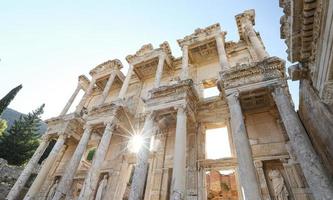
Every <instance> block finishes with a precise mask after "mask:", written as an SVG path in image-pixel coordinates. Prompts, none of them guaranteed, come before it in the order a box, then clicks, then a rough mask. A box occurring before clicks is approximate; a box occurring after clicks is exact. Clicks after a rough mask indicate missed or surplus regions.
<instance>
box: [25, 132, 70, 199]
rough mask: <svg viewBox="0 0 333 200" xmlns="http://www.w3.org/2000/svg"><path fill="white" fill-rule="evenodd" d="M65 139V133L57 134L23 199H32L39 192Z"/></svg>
mask: <svg viewBox="0 0 333 200" xmlns="http://www.w3.org/2000/svg"><path fill="white" fill-rule="evenodd" d="M65 140H66V135H65V134H61V135H60V136H59V138H58V139H57V142H56V143H55V145H54V146H53V148H52V151H51V152H50V154H49V156H48V157H47V158H46V160H45V162H44V164H43V166H42V168H41V169H40V171H39V172H38V175H37V177H36V178H35V180H34V182H33V183H32V185H31V186H30V188H29V191H28V192H27V194H26V195H25V197H24V200H30V199H33V198H34V197H35V196H36V195H37V194H38V193H39V190H40V189H41V187H42V185H43V183H44V180H45V179H46V178H47V175H48V173H49V171H50V169H51V168H52V166H53V164H54V162H55V160H56V158H57V156H58V153H59V152H60V150H61V149H62V147H63V146H64V143H65Z"/></svg>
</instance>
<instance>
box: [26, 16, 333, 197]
mask: <svg viewBox="0 0 333 200" xmlns="http://www.w3.org/2000/svg"><path fill="white" fill-rule="evenodd" d="M285 10H287V9H285ZM308 14H309V13H308ZM236 22H237V27H238V31H239V34H240V40H239V41H236V42H233V41H225V37H224V36H225V33H226V32H224V31H222V30H221V27H220V25H219V24H213V25H211V26H208V27H206V28H199V29H196V30H195V31H194V33H192V34H189V35H187V36H185V37H184V38H182V39H180V40H178V44H179V46H180V47H181V48H182V53H183V55H182V57H179V58H175V57H174V56H173V55H172V53H171V49H170V46H169V45H168V43H167V42H163V43H162V44H160V45H159V46H158V47H157V48H154V47H153V46H152V45H151V44H146V45H143V46H142V47H141V48H140V49H139V50H138V51H137V52H135V53H134V54H132V55H128V56H127V57H126V60H127V62H128V63H129V70H128V72H127V76H126V77H125V76H124V75H123V74H122V72H121V71H120V69H121V68H122V64H121V63H120V61H119V60H117V59H115V60H110V61H106V62H104V63H102V64H100V65H98V66H97V67H95V68H94V69H92V70H91V71H90V75H91V80H90V81H89V79H88V78H87V77H84V76H80V77H79V84H78V85H79V86H78V88H81V89H82V90H84V91H85V95H84V96H83V98H82V99H81V101H80V103H79V105H78V106H77V110H76V112H75V113H69V114H66V112H67V111H66V110H67V107H68V105H70V104H71V102H72V100H73V99H74V96H75V94H76V93H77V91H75V92H74V95H73V96H72V97H73V98H70V100H69V102H68V104H67V106H65V109H64V112H62V115H61V116H58V117H55V118H52V119H49V120H47V123H48V126H49V128H48V134H52V135H54V136H58V135H59V139H58V141H57V143H58V145H56V146H55V147H57V148H54V151H52V152H53V153H51V154H50V156H49V158H48V159H47V160H46V162H45V164H44V166H43V168H42V170H41V172H40V173H39V174H38V176H37V178H36V181H34V183H33V185H32V186H31V187H30V189H29V191H33V192H32V194H33V195H31V197H29V195H28V196H27V197H26V199H29V198H30V199H36V200H45V198H46V197H47V198H52V195H53V192H54V191H55V197H53V199H56V200H58V199H60V198H63V199H66V200H69V199H77V198H79V199H87V200H94V199H98V200H106V199H113V200H119V199H131V200H141V199H143V200H177V199H183V200H185V199H186V200H204V199H214V198H215V199H216V198H221V196H223V197H227V198H230V199H232V200H234V199H237V198H240V197H242V196H243V197H245V198H246V199H249V200H259V199H265V200H270V199H274V197H276V193H274V192H273V191H274V186H276V185H277V183H278V182H277V181H278V180H281V179H282V178H283V183H284V184H285V187H283V188H284V191H285V194H288V195H290V197H291V196H292V197H293V198H295V199H296V200H298V199H302V198H303V199H311V198H312V194H311V193H312V192H311V191H310V190H309V186H311V184H308V183H313V181H309V180H312V179H311V178H310V179H309V178H308V177H309V173H308V171H307V170H304V167H303V168H300V167H299V166H302V165H304V162H306V161H308V160H307V159H303V158H299V157H300V156H299V153H293V151H292V148H289V147H290V146H289V145H287V144H289V143H288V141H289V140H290V141H292V140H293V137H294V135H293V134H290V130H289V128H290V126H284V125H285V124H284V123H282V122H285V119H284V117H281V116H282V115H283V112H282V111H283V110H281V109H280V104H278V103H279V102H278V101H276V102H275V101H274V99H273V97H272V94H271V93H272V90H274V89H275V88H276V87H277V86H280V85H284V84H286V79H287V76H286V73H285V66H284V65H285V62H284V61H283V60H281V59H280V58H277V57H269V55H268V53H267V52H266V51H265V47H264V45H263V43H262V41H261V38H260V35H259V34H258V33H257V32H256V31H255V30H254V11H253V10H249V11H245V12H244V13H241V14H239V15H237V16H236ZM286 31H287V30H286ZM285 36H286V37H289V35H285ZM296 53H297V52H296ZM305 53H306V52H305ZM306 66H307V65H306ZM221 70H222V71H221ZM307 72H308V71H306V73H307ZM295 75H296V74H295ZM305 75H306V76H305ZM308 75H309V74H304V77H308ZM326 83H329V82H327V81H326ZM215 87H216V88H215ZM217 87H218V89H219V93H216V94H215V96H211V97H207V91H209V90H212V91H213V90H214V89H216V90H215V91H217ZM326 88H328V89H329V88H330V87H326ZM324 91H326V90H324ZM319 92H321V91H319ZM234 94H238V96H235V95H234ZM320 95H321V96H322V94H319V96H320ZM321 96H320V97H321ZM324 96H325V99H329V98H330V94H329V93H327V92H326V93H325V95H324ZM277 104H278V105H277ZM324 104H325V105H328V104H327V103H326V102H324ZM324 104H321V105H324ZM277 107H278V108H279V109H277ZM65 111H66V112H65ZM318 112H321V109H320V110H319V111H318ZM316 115H318V114H316ZM294 117H296V118H297V117H298V116H297V115H295V116H294ZM113 119H114V121H112V120H113ZM318 119H319V118H318ZM111 121H112V131H111V130H110V129H111V127H110V126H111V125H110V122H111ZM86 126H90V127H91V131H89V132H88V130H87V129H86V130H85V131H84V127H86ZM286 127H289V128H286ZM323 127H325V125H323V126H322V128H323ZM220 128H222V129H223V130H225V133H223V134H227V135H226V136H227V137H228V140H229V142H230V144H227V145H224V146H223V145H221V146H217V147H215V148H217V149H219V150H220V149H230V152H231V156H229V155H228V156H227V157H226V156H220V157H218V156H217V159H211V158H209V156H208V155H207V154H206V148H210V147H211V146H212V145H213V144H210V143H208V142H207V141H208V140H206V136H207V137H208V134H207V133H208V130H209V131H211V129H217V130H215V131H217V134H222V133H220V132H219V131H220ZM319 129H320V128H319ZM320 130H324V129H320ZM288 131H289V132H288ZM294 132H295V131H294ZM296 132H297V131H296ZM296 132H295V133H294V134H296V136H297V134H299V133H296ZM64 135H66V137H65V138H66V140H65V139H64V138H63V140H60V136H64ZM111 135H112V137H111ZM133 135H142V136H143V137H144V142H143V143H144V145H145V146H144V147H141V151H139V152H138V153H137V154H134V153H133V152H130V151H129V143H131V144H132V142H130V141H131V140H133ZM297 137H298V136H297ZM222 142H225V141H221V143H222ZM94 149H95V150H96V152H95V154H94V155H92V152H94ZM295 155H296V156H295ZM91 157H93V158H92V160H91ZM305 165H306V164H305ZM224 170H226V171H232V172H233V173H232V175H218V176H217V177H218V178H217V179H214V178H212V180H209V179H208V178H206V176H207V173H208V172H209V171H215V172H219V171H224ZM272 170H275V172H277V173H279V174H280V176H278V177H279V179H277V178H276V177H275V179H274V177H273V178H272V177H270V176H269V172H270V171H272ZM322 171H323V170H322V169H321V168H318V169H317V171H315V172H316V174H319V175H320V174H322V173H323V172H322ZM216 174H217V173H216ZM303 174H305V176H304V175H303ZM305 177H306V178H305ZM320 178H321V177H319V176H318V177H315V178H314V179H316V180H318V179H320ZM218 179H219V180H220V184H219V181H218ZM322 180H324V179H322ZM325 180H326V179H325ZM325 180H324V181H325ZM222 183H225V184H222ZM280 183H281V182H280ZM221 184H222V185H224V186H223V187H222V186H221ZM207 186H209V187H207ZM210 186H212V187H210ZM215 186H216V187H215ZM223 188H224V189H225V190H223ZM227 188H231V190H226V189H227ZM323 188H325V187H323ZM221 189H222V190H223V191H222V192H221ZM275 189H276V187H275ZM312 191H315V190H312ZM37 193H38V195H37ZM80 193H81V196H79V194H80ZM274 195H275V196H274Z"/></svg>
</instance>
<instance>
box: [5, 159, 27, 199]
mask: <svg viewBox="0 0 333 200" xmlns="http://www.w3.org/2000/svg"><path fill="white" fill-rule="evenodd" d="M22 170H23V167H17V166H11V165H8V163H7V161H6V160H4V159H2V158H0V199H5V197H6V195H7V194H8V192H9V190H10V188H12V187H13V185H14V184H15V181H16V179H17V178H18V177H19V176H20V174H21V171H22Z"/></svg>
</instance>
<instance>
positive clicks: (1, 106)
mask: <svg viewBox="0 0 333 200" xmlns="http://www.w3.org/2000/svg"><path fill="white" fill-rule="evenodd" d="M20 89H22V85H19V86H17V87H16V88H14V89H12V90H11V91H10V92H9V93H8V94H7V95H6V96H4V97H3V98H2V99H1V100H0V115H1V114H2V112H3V111H4V110H5V109H6V108H7V106H8V105H9V103H10V102H11V101H12V100H13V99H14V97H15V96H16V94H17V93H18V92H19V91H20Z"/></svg>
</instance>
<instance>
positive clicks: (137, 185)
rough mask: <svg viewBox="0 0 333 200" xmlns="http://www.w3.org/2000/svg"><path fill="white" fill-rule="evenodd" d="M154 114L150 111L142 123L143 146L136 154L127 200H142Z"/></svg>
mask: <svg viewBox="0 0 333 200" xmlns="http://www.w3.org/2000/svg"><path fill="white" fill-rule="evenodd" d="M153 127H154V114H153V113H150V114H149V115H148V116H147V118H146V120H145V123H144V126H143V130H142V135H143V137H144V144H143V145H142V146H143V147H141V148H140V150H139V152H138V155H137V164H136V165H135V169H134V174H133V180H132V185H131V191H130V195H129V198H128V199H129V200H142V199H143V192H144V189H145V188H144V186H145V183H146V177H147V173H148V159H149V146H150V139H151V137H152V135H153V134H154V132H155V131H154V128H153Z"/></svg>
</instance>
